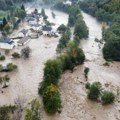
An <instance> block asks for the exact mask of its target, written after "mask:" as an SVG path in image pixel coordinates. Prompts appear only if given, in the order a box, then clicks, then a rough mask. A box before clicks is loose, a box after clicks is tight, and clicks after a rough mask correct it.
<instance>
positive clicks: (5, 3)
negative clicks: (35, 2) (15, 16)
mask: <svg viewBox="0 0 120 120" xmlns="http://www.w3.org/2000/svg"><path fill="white" fill-rule="evenodd" d="M30 1H32V0H0V10H8V9H12V8H14V5H15V4H16V3H21V2H30Z"/></svg>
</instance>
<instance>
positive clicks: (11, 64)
mask: <svg viewBox="0 0 120 120" xmlns="http://www.w3.org/2000/svg"><path fill="white" fill-rule="evenodd" d="M7 69H8V70H9V71H13V70H16V69H17V65H14V64H13V63H8V64H7Z"/></svg>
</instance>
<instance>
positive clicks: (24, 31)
mask: <svg viewBox="0 0 120 120" xmlns="http://www.w3.org/2000/svg"><path fill="white" fill-rule="evenodd" d="M20 32H22V33H23V34H24V35H26V34H27V32H28V30H27V29H22V30H21V31H20Z"/></svg>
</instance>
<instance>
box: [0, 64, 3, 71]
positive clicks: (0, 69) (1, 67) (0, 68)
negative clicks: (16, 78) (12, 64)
mask: <svg viewBox="0 0 120 120" xmlns="http://www.w3.org/2000/svg"><path fill="white" fill-rule="evenodd" d="M2 69H3V66H2V65H1V64H0V72H1V71H2Z"/></svg>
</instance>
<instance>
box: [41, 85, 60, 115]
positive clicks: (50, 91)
mask: <svg viewBox="0 0 120 120" xmlns="http://www.w3.org/2000/svg"><path fill="white" fill-rule="evenodd" d="M43 103H44V107H45V110H46V111H47V112H48V113H50V114H54V113H56V112H58V110H59V109H60V108H61V107H62V106H61V99H60V94H59V91H58V90H57V87H56V86H55V85H53V84H51V85H50V86H48V87H47V89H46V90H45V92H44V95H43Z"/></svg>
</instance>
